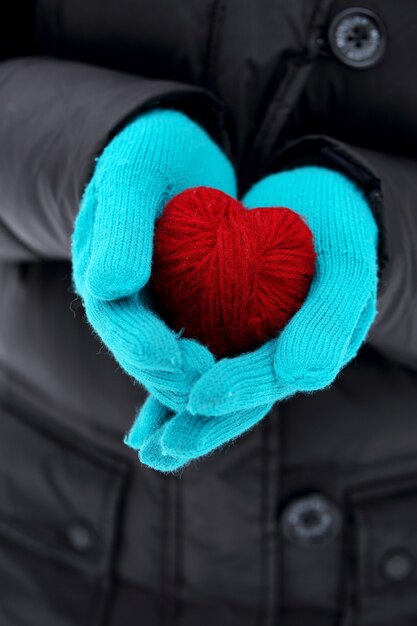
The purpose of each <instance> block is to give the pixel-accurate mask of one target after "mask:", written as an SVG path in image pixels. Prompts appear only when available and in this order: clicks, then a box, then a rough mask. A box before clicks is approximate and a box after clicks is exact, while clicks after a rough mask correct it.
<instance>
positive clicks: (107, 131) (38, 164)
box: [0, 56, 224, 262]
mask: <svg viewBox="0 0 417 626" xmlns="http://www.w3.org/2000/svg"><path fill="white" fill-rule="evenodd" d="M156 105H162V106H164V107H166V108H167V107H173V108H176V109H180V110H182V111H183V112H184V113H186V114H188V115H189V116H191V117H193V118H194V119H195V120H196V121H197V122H199V123H201V124H203V125H204V127H205V129H206V130H207V132H209V133H210V134H211V135H212V137H213V138H214V139H215V140H216V141H217V142H218V143H220V144H222V143H224V136H223V126H222V119H221V117H222V116H221V107H220V105H219V103H218V101H217V100H216V99H215V98H214V96H212V95H211V94H210V93H208V92H206V91H205V90H203V89H202V88H199V87H195V86H191V85H185V84H182V83H176V82H171V81H165V80H152V79H147V78H141V77H138V76H135V75H130V74H125V73H123V72H119V71H113V70H108V69H105V68H100V67H96V66H92V65H87V64H83V63H77V62H69V61H65V60H60V59H55V58H49V57H38V56H27V57H21V56H19V57H15V58H12V59H7V60H4V61H2V62H1V63H0V262H1V261H30V260H39V259H55V260H59V259H61V260H65V259H68V258H69V255H70V236H71V233H72V228H73V223H74V218H75V216H76V213H77V211H78V206H79V201H80V198H81V195H82V191H83V189H84V187H85V185H86V183H87V182H88V179H89V177H90V176H91V173H92V171H93V168H94V163H95V158H96V157H97V156H98V155H99V153H100V151H101V150H102V149H103V148H104V147H105V145H106V144H107V142H108V141H109V139H110V138H111V137H112V136H113V135H114V134H115V133H116V132H117V131H118V130H119V129H120V128H121V127H122V126H123V125H124V124H125V123H126V122H127V121H129V120H130V119H131V118H133V117H134V116H136V115H137V114H139V113H140V112H141V111H143V110H145V109H147V108H150V107H154V106H156Z"/></svg>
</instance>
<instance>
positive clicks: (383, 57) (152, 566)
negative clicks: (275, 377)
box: [0, 0, 417, 626]
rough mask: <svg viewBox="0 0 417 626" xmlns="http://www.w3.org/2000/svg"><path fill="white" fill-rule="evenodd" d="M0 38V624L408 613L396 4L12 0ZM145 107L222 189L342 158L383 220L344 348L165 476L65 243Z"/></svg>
mask: <svg viewBox="0 0 417 626" xmlns="http://www.w3.org/2000/svg"><path fill="white" fill-rule="evenodd" d="M0 59H1V61H0V290H1V298H0V624H1V626H104V625H106V626H137V625H141V626H195V625H196V624H198V625H199V626H214V625H219V626H336V625H343V626H405V625H411V624H417V532H416V528H417V371H416V370H417V80H416V77H417V3H416V2H415V0H396V1H395V2H392V1H390V0H364V1H363V2H361V3H360V8H358V7H357V6H356V2H352V3H349V2H348V1H347V0H334V1H330V0H256V1H255V0H175V2H173V1H169V0H153V1H152V2H144V1H143V0H142V1H139V0H138V1H136V2H133V1H130V0H117V1H116V0H88V1H85V0H84V1H83V0H71V2H69V1H68V2H67V1H64V0H37V1H36V3H35V0H23V2H20V3H9V9H8V12H7V11H6V10H4V11H3V12H2V17H1V20H0ZM156 105H163V106H164V107H173V108H177V109H179V110H182V111H184V112H186V113H187V114H188V115H190V116H191V117H193V118H194V119H195V120H197V121H198V122H199V123H200V124H202V125H203V126H204V127H205V128H206V129H207V131H208V132H209V133H210V134H211V135H212V137H213V138H215V140H216V141H218V142H219V144H220V145H221V146H222V147H223V149H224V150H226V151H227V153H228V154H229V156H230V158H231V159H232V161H233V163H234V165H235V168H236V171H237V173H238V178H239V185H240V191H241V193H244V192H245V191H246V190H247V189H248V188H249V187H250V186H251V184H253V183H254V182H255V181H256V180H258V179H259V178H262V177H263V176H265V175H266V174H268V173H270V172H273V171H276V170H279V169H283V168H286V167H292V166H294V165H298V164H303V163H319V164H323V165H327V166H329V167H333V168H336V169H339V170H341V171H343V172H345V173H346V174H347V175H348V176H350V177H352V178H353V179H354V180H355V181H356V182H357V183H358V184H359V185H361V186H362V188H363V189H364V190H365V192H366V194H367V196H368V199H369V202H370V204H371V207H372V209H373V211H374V213H375V216H376V219H377V221H378V225H379V232H380V250H379V261H380V281H379V298H378V308H379V314H378V317H377V319H376V321H375V324H374V326H373V328H372V331H371V334H370V336H369V340H368V342H367V345H366V346H364V347H363V348H362V350H361V351H360V354H359V356H358V357H357V358H356V359H355V360H354V361H353V362H352V363H351V364H350V365H349V366H348V367H347V368H346V369H345V370H344V371H343V373H342V374H341V375H340V376H339V378H338V380H337V381H336V382H335V384H334V385H333V386H332V387H331V388H329V389H327V390H325V391H322V392H318V393H315V394H312V395H301V394H300V395H298V396H296V397H294V398H292V399H291V400H289V401H286V402H283V403H281V404H277V405H276V406H275V407H274V409H273V410H272V411H271V413H270V414H269V415H268V416H267V417H266V418H265V419H264V420H263V421H262V423H260V424H259V425H258V426H257V427H256V428H254V429H253V430H252V431H251V432H249V433H248V434H246V435H245V436H243V437H241V438H240V439H239V440H237V441H236V442H235V443H234V444H233V445H232V446H229V447H226V449H222V450H219V451H217V452H216V453H215V454H213V455H211V456H209V457H207V458H204V459H202V460H200V461H198V462H195V463H193V464H192V465H191V466H190V467H189V468H188V469H186V470H185V471H184V472H183V473H182V474H181V475H180V476H173V475H170V476H164V475H161V474H159V473H156V472H154V471H151V470H149V469H147V468H145V467H143V466H141V465H140V464H139V462H138V461H137V458H136V456H135V454H134V453H133V452H132V451H131V450H129V449H128V448H126V447H125V446H124V445H123V443H122V438H123V434H124V432H125V431H126V430H127V429H128V427H129V426H130V424H131V423H132V420H133V418H134V416H135V413H136V410H137V408H138V406H139V405H140V404H141V403H142V402H143V400H144V397H145V392H144V390H143V389H142V388H141V387H140V386H138V385H134V384H133V382H132V381H131V380H130V379H129V378H128V377H127V376H126V375H125V374H124V373H123V372H122V371H120V369H119V368H118V367H117V365H116V363H115V361H114V360H113V359H112V357H111V356H110V355H109V354H107V353H106V351H105V350H104V349H103V347H102V346H101V345H100V343H99V342H98V340H97V339H96V338H95V337H94V336H93V334H92V332H91V330H90V328H89V326H88V325H87V323H86V322H85V318H84V316H83V309H82V307H81V305H80V302H79V301H78V300H77V299H76V298H75V296H74V293H73V290H72V286H71V266H70V263H69V261H70V253H69V250H70V245H69V244H70V236H71V232H72V228H73V223H74V217H75V215H76V213H77V210H78V207H79V201H80V197H81V193H82V191H83V189H84V186H85V184H86V182H87V181H88V179H89V176H90V175H91V172H92V169H93V167H94V159H95V157H96V156H98V155H99V154H100V151H101V150H102V149H103V147H104V146H105V145H106V143H107V142H108V141H109V139H110V138H111V137H112V136H113V135H114V134H115V133H116V132H117V131H118V130H119V129H120V128H121V127H122V126H123V125H124V124H126V122H127V121H128V120H130V119H132V118H133V117H134V116H136V115H138V114H139V113H140V112H141V111H144V110H145V109H149V108H151V107H154V106H156Z"/></svg>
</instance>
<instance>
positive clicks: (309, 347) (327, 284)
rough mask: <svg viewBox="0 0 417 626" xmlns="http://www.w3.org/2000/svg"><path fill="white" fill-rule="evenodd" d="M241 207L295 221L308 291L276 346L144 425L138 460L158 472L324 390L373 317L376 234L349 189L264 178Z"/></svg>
mask: <svg viewBox="0 0 417 626" xmlns="http://www.w3.org/2000/svg"><path fill="white" fill-rule="evenodd" d="M243 203H244V204H245V206H247V207H256V206H258V207H259V206H277V205H281V206H282V205H284V206H289V207H290V208H292V209H293V210H294V211H296V212H297V213H299V214H300V215H301V216H303V217H304V219H305V220H306V221H307V223H308V225H309V226H310V228H311V230H312V232H313V235H314V240H315V247H316V252H317V264H316V272H315V276H314V279H313V283H312V285H311V289H310V291H309V294H308V296H307V298H306V301H305V303H304V304H303V305H302V307H301V308H300V310H299V311H298V312H297V313H296V314H295V315H294V317H293V318H292V319H291V320H290V322H289V323H288V325H287V326H286V327H285V328H284V330H283V331H282V332H281V334H280V335H279V336H278V337H277V338H275V339H272V340H270V341H268V342H267V343H266V344H264V345H263V346H262V347H261V348H259V349H258V350H255V351H254V352H250V353H246V354H242V355H240V356H237V357H234V358H225V359H221V360H220V361H218V362H216V363H215V364H214V365H213V366H212V367H211V368H210V369H209V370H208V371H206V373H203V374H202V376H201V377H200V378H199V379H198V380H197V381H196V383H195V385H194V386H193V388H192V390H191V394H190V399H189V402H188V404H187V407H186V410H185V411H183V412H181V413H177V414H172V413H170V412H169V411H167V412H165V413H164V419H163V420H161V422H159V423H157V425H155V424H156V423H155V422H152V420H150V421H148V426H149V424H150V423H152V428H150V429H149V430H148V431H147V432H148V436H147V437H144V438H143V442H142V448H141V453H140V454H141V459H142V461H143V462H144V463H146V464H149V465H151V466H152V467H155V468H157V469H162V470H163V471H168V470H169V469H177V468H179V467H181V466H183V465H185V464H186V463H187V462H189V461H190V460H191V459H193V458H196V457H198V456H201V455H203V454H207V453H208V452H210V451H211V450H214V449H215V448H217V447H219V446H221V445H223V444H225V443H226V442H228V441H230V440H232V439H234V438H235V437H237V436H239V435H240V434H242V433H243V432H245V431H246V430H248V429H249V428H251V427H252V426H253V425H254V424H256V423H257V422H258V421H259V420H260V419H262V418H263V417H264V416H265V415H266V413H267V412H268V411H269V410H270V408H271V407H272V406H273V404H274V403H275V402H277V401H279V400H282V399H284V398H287V397H289V396H291V395H293V394H295V393H297V392H300V391H305V392H312V391H316V390H319V389H322V388H324V387H327V386H329V385H330V384H331V383H332V382H333V381H334V380H335V378H336V377H337V375H338V374H339V372H340V371H341V369H342V368H343V367H344V366H345V365H346V364H347V363H348V362H349V361H350V360H351V359H352V358H353V357H354V356H355V355H356V354H357V351H358V350H359V348H360V346H361V345H362V343H363V342H364V340H365V339H366V335H367V333H368V330H369V328H370V326H371V324H372V322H373V320H374V318H375V315H376V296H377V272H378V264H377V227H376V224H375V220H374V218H373V215H372V212H371V210H370V208H369V205H368V203H367V201H366V199H365V197H364V194H363V192H362V191H361V190H360V189H359V188H358V187H357V186H356V185H355V184H354V183H353V182H352V181H350V180H349V179H348V178H347V177H345V176H344V175H343V174H341V173H338V172H336V171H332V170H328V169H325V168H321V167H315V166H308V167H301V168H297V169H294V170H290V171H286V172H280V173H278V174H273V175H271V176H268V177H267V178H265V179H264V180H262V181H261V182H259V183H258V184H256V185H255V186H254V187H253V188H252V189H251V190H250V192H249V193H248V194H247V195H246V197H245V198H244V199H243ZM156 406H157V405H155V404H152V403H151V404H150V406H149V407H148V414H149V415H152V414H153V413H154V412H155V411H156V412H157V413H158V410H157V409H156ZM143 427H144V430H143V431H142V436H143V435H144V432H145V431H146V424H143ZM134 428H135V427H134ZM164 464H165V465H164Z"/></svg>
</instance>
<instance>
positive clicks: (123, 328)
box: [72, 109, 236, 411]
mask: <svg viewBox="0 0 417 626" xmlns="http://www.w3.org/2000/svg"><path fill="white" fill-rule="evenodd" d="M200 185H203V186H211V187H216V188H218V189H221V190H223V191H225V192H226V193H228V194H230V195H233V196H235V195H236V180H235V174H234V171H233V167H232V165H231V164H230V162H229V161H228V159H227V158H226V156H225V155H224V154H223V152H222V151H221V149H220V148H219V147H218V146H217V145H216V144H215V143H214V141H213V140H212V139H211V138H210V137H209V135H208V134H207V133H206V132H205V131H204V130H203V129H202V128H200V126H199V125H198V124H196V123H195V122H194V121H192V120H191V119H189V118H188V117H187V116H186V115H184V114H183V113H180V112H178V111H173V110H163V109H155V110H152V111H150V112H147V113H144V114H142V115H141V116H139V117H138V118H137V119H135V120H134V121H133V122H131V123H130V124H128V125H127V126H126V127H125V128H124V129H123V130H122V131H121V132H119V133H118V134H117V135H116V136H115V137H114V138H113V139H112V141H111V142H110V143H109V144H108V146H107V147H106V148H105V150H104V151H103V153H102V154H101V155H100V157H99V158H98V159H97V163H96V167H95V170H94V174H93V176H92V178H91V180H90V182H89V183H88V185H87V187H86V189H85V191H84V194H83V198H82V201H81V208H80V211H79V214H78V217H77V219H76V222H75V228H74V233H73V240H72V260H73V279H74V284H75V288H76V291H77V292H78V294H79V295H80V296H81V298H82V299H83V302H84V306H85V310H86V314H87V317H88V319H89V321H90V323H91V324H92V326H93V328H94V329H95V331H96V332H97V334H98V335H99V336H100V337H101V339H102V340H103V341H104V343H105V344H106V345H107V347H108V348H109V349H110V351H111V352H112V353H113V355H114V357H115V358H116V360H117V361H118V362H119V364H120V365H121V366H122V368H123V369H124V370H126V372H128V373H129V374H130V375H131V376H133V377H134V378H135V379H137V380H139V381H140V382H142V383H143V384H144V385H145V386H146V387H147V388H148V390H149V391H150V392H151V393H153V394H154V395H155V396H156V397H158V398H159V399H160V400H161V401H162V402H163V403H164V404H166V405H167V406H168V407H170V408H171V409H173V410H176V411H179V410H183V409H184V408H185V406H186V404H187V401H188V397H189V392H190V389H191V387H192V385H193V383H194V382H195V381H196V380H197V378H198V377H199V376H200V375H201V373H202V372H203V371H206V370H207V369H208V368H209V367H210V366H211V365H213V364H214V357H213V356H212V354H211V353H210V352H209V351H208V350H207V349H206V348H205V347H204V346H202V345H200V344H198V343H197V342H195V341H192V340H187V339H180V337H179V334H178V333H175V332H173V331H172V330H170V329H169V328H168V327H167V326H166V324H164V323H163V321H162V320H161V319H160V318H159V317H158V316H157V315H155V314H154V313H153V312H152V310H151V307H150V306H149V301H148V294H147V290H146V284H147V282H148V280H149V277H150V273H151V263H152V249H153V233H154V224H155V220H156V219H157V217H159V216H160V215H161V213H162V210H163V207H164V206H165V204H166V202H167V201H168V200H169V199H170V198H172V197H173V196H175V195H176V194H178V193H180V192H181V191H183V190H184V189H186V188H189V187H195V186H200Z"/></svg>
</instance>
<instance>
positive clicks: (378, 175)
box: [273, 135, 417, 369]
mask: <svg viewBox="0 0 417 626" xmlns="http://www.w3.org/2000/svg"><path fill="white" fill-rule="evenodd" d="M306 163H318V164H322V165H325V166H327V167H333V168H335V169H338V170H340V171H343V172H344V173H345V174H346V175H348V176H350V177H351V178H352V179H353V180H355V181H356V182H357V183H358V184H359V185H360V186H361V187H362V188H363V190H364V191H365V193H366V195H367V197H368V200H369V203H370V206H371V208H372V209H373V211H374V215H375V219H376V221H377V223H378V227H379V292H378V315H377V317H376V320H375V322H374V324H373V326H372V328H371V331H370V334H369V336H368V343H369V345H371V346H373V347H374V348H376V349H377V350H378V351H379V352H381V353H383V354H385V355H386V356H388V357H389V358H390V359H393V360H395V361H396V362H397V363H399V364H401V365H404V366H406V367H411V368H413V369H417V160H415V159H411V158H404V157H400V156H398V155H393V154H387V153H383V152H378V151H374V150H368V149H365V148H362V147H359V146H352V145H348V144H346V143H342V142H340V141H337V140H335V139H333V138H331V137H326V136H323V135H312V136H307V137H304V138H301V139H300V140H297V141H295V142H293V143H292V144H290V145H288V146H287V147H286V148H285V149H284V150H281V151H280V152H279V153H278V154H277V155H274V158H273V169H278V168H279V169H284V168H290V167H296V166H299V165H302V164H306Z"/></svg>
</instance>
